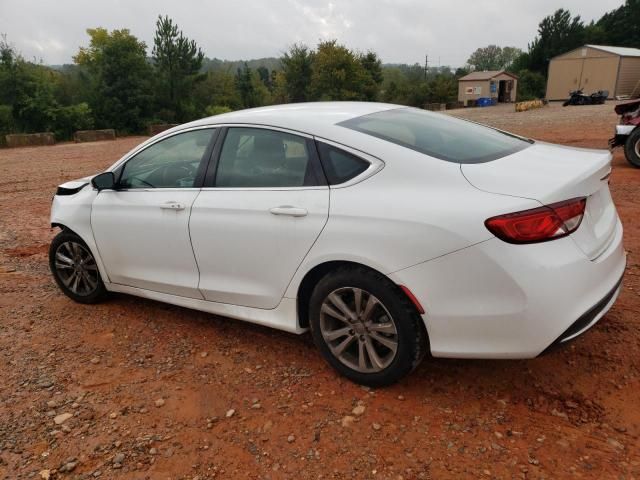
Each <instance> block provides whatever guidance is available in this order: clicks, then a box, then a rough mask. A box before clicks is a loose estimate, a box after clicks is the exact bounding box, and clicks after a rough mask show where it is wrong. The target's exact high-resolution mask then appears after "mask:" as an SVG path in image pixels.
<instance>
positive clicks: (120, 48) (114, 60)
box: [74, 28, 152, 132]
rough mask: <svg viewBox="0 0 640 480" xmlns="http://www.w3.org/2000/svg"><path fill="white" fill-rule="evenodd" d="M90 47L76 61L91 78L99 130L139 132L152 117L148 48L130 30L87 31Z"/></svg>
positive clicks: (92, 104)
mask: <svg viewBox="0 0 640 480" xmlns="http://www.w3.org/2000/svg"><path fill="white" fill-rule="evenodd" d="M87 33H88V34H89V37H90V39H91V40H90V42H89V47H81V48H80V50H79V52H78V54H77V55H76V56H75V57H74V60H75V61H76V63H77V64H78V65H80V66H81V67H83V68H84V69H85V71H86V72H87V74H88V79H89V85H90V87H89V90H90V93H89V95H88V103H89V106H90V107H91V110H92V111H93V112H94V114H95V118H96V126H97V127H99V128H115V129H117V130H120V131H124V132H138V131H140V130H141V129H142V128H143V126H144V119H145V118H146V117H148V116H149V114H150V111H149V104H150V102H151V94H150V90H151V84H150V79H151V78H152V74H151V67H150V65H149V64H148V62H147V60H146V45H145V44H144V42H141V41H139V40H138V39H137V38H136V37H134V36H133V35H131V34H130V33H129V30H127V29H123V30H113V31H112V32H108V31H107V30H106V29H104V28H95V29H88V30H87Z"/></svg>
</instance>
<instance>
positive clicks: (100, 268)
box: [51, 221, 109, 285]
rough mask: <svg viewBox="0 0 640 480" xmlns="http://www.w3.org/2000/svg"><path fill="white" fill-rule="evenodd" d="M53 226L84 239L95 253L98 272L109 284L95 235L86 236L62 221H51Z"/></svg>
mask: <svg viewBox="0 0 640 480" xmlns="http://www.w3.org/2000/svg"><path fill="white" fill-rule="evenodd" d="M51 228H59V229H60V231H61V232H69V233H72V234H74V235H76V236H77V237H79V238H80V240H82V241H83V242H84V244H85V245H86V246H87V248H88V249H89V251H90V252H91V254H92V255H93V258H95V260H96V264H97V266H98V272H99V273H100V277H101V278H102V282H103V283H104V284H105V285H108V284H109V276H108V275H107V272H106V269H105V266H104V264H103V263H102V257H101V256H100V252H99V251H98V246H97V245H96V243H95V242H94V240H93V237H91V238H86V236H85V235H82V234H80V233H78V231H77V230H74V229H73V228H71V227H69V226H68V225H66V224H64V223H62V222H60V221H55V222H51Z"/></svg>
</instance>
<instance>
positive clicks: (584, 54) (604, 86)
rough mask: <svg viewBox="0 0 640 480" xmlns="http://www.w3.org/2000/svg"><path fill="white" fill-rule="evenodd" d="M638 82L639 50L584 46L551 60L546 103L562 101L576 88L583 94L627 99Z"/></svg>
mask: <svg viewBox="0 0 640 480" xmlns="http://www.w3.org/2000/svg"><path fill="white" fill-rule="evenodd" d="M639 81H640V50H639V49H637V48H626V47H606V46H601V45H585V46H583V47H580V48H576V49H575V50H571V51H569V52H567V53H563V54H562V55H558V56H556V57H553V58H552V59H551V61H550V62H549V76H548V78H547V100H565V99H567V98H569V92H570V91H572V90H577V89H579V88H581V89H582V90H583V92H584V93H586V94H591V93H593V92H597V91H598V90H607V91H608V92H609V98H615V97H617V96H620V95H631V93H632V92H633V90H634V89H635V88H636V85H638V82H639Z"/></svg>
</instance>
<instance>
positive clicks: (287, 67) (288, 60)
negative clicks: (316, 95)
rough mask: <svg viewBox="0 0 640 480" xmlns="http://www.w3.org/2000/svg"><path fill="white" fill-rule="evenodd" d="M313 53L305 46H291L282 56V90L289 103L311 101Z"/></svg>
mask: <svg viewBox="0 0 640 480" xmlns="http://www.w3.org/2000/svg"><path fill="white" fill-rule="evenodd" d="M313 60H314V53H313V52H312V51H310V50H309V48H308V47H306V46H305V45H293V46H292V47H291V48H290V49H289V51H288V52H285V53H284V55H283V56H282V74H283V81H284V89H285V90H286V92H287V97H288V100H289V101H290V102H294V103H295V102H307V101H309V100H311V91H310V88H311V74H312V65H313Z"/></svg>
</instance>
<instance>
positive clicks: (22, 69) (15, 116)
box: [0, 36, 58, 132]
mask: <svg viewBox="0 0 640 480" xmlns="http://www.w3.org/2000/svg"><path fill="white" fill-rule="evenodd" d="M55 82H56V73H55V72H53V71H51V70H50V69H48V68H46V67H44V66H42V65H36V64H33V63H30V62H26V61H25V60H24V59H23V58H22V56H21V55H20V54H19V53H18V52H17V51H16V50H15V49H14V48H13V47H12V46H11V45H10V44H9V43H8V42H7V40H6V37H4V36H3V37H1V39H0V105H6V106H8V107H9V108H10V111H11V118H8V116H7V112H8V111H9V110H8V109H7V108H3V117H4V120H3V125H0V129H2V130H4V131H5V132H9V131H12V130H16V131H23V132H43V131H48V130H50V129H51V127H52V125H53V122H54V116H55V110H56V108H57V107H58V105H57V103H56V101H55V98H54V95H53V87H54V85H55Z"/></svg>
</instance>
